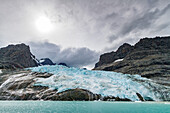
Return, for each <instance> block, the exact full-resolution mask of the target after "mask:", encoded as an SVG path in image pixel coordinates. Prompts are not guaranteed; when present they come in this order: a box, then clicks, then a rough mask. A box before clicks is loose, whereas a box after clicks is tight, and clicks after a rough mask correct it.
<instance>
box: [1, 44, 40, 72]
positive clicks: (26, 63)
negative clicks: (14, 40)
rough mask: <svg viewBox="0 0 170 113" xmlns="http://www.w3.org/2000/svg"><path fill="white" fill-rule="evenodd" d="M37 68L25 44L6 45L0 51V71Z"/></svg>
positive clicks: (33, 57) (34, 59)
mask: <svg viewBox="0 0 170 113" xmlns="http://www.w3.org/2000/svg"><path fill="white" fill-rule="evenodd" d="M34 66H38V64H37V61H36V58H35V56H34V55H33V54H32V53H31V52H30V48H29V46H27V45H25V44H17V45H8V46H7V47H4V48H1V49H0V69H16V68H27V67H34Z"/></svg>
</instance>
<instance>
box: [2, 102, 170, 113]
mask: <svg viewBox="0 0 170 113" xmlns="http://www.w3.org/2000/svg"><path fill="white" fill-rule="evenodd" d="M18 112H19V113H40V112H41V113H54V112H55V113H170V103H169V102H159V103H157V102H140V103H137V102H101V101H99V102H98V101H96V102H95V101H93V102H87V101H0V113H18Z"/></svg>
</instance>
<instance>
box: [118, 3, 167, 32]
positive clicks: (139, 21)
mask: <svg viewBox="0 0 170 113" xmlns="http://www.w3.org/2000/svg"><path fill="white" fill-rule="evenodd" d="M169 8H170V4H168V5H167V6H166V7H165V8H164V9H163V10H159V9H155V10H154V11H150V12H147V13H145V14H144V15H143V16H142V17H139V18H135V19H134V20H132V21H130V22H129V23H126V24H125V26H123V29H122V30H121V31H120V33H119V34H122V35H126V34H127V33H130V32H132V31H133V30H135V29H138V30H142V29H146V28H148V27H150V26H151V25H152V24H153V23H154V22H155V21H156V20H157V19H158V18H160V16H162V15H163V14H165V13H166V11H167V10H169Z"/></svg>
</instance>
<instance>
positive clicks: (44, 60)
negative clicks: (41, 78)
mask: <svg viewBox="0 0 170 113" xmlns="http://www.w3.org/2000/svg"><path fill="white" fill-rule="evenodd" d="M38 65H55V63H53V62H52V61H51V60H50V59H49V58H41V59H40V60H39V64H38Z"/></svg>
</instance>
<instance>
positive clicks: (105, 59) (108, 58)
mask: <svg viewBox="0 0 170 113" xmlns="http://www.w3.org/2000/svg"><path fill="white" fill-rule="evenodd" d="M132 50H133V47H132V46H131V45H129V44H127V43H125V44H123V45H122V46H120V47H119V48H118V50H117V51H116V52H114V51H112V52H110V53H105V54H103V55H101V56H100V60H99V62H98V63H96V65H95V68H97V67H100V66H102V65H105V64H109V63H112V62H114V61H115V60H117V59H122V58H124V57H125V56H126V55H127V54H129V53H130V52H131V51H132Z"/></svg>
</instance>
